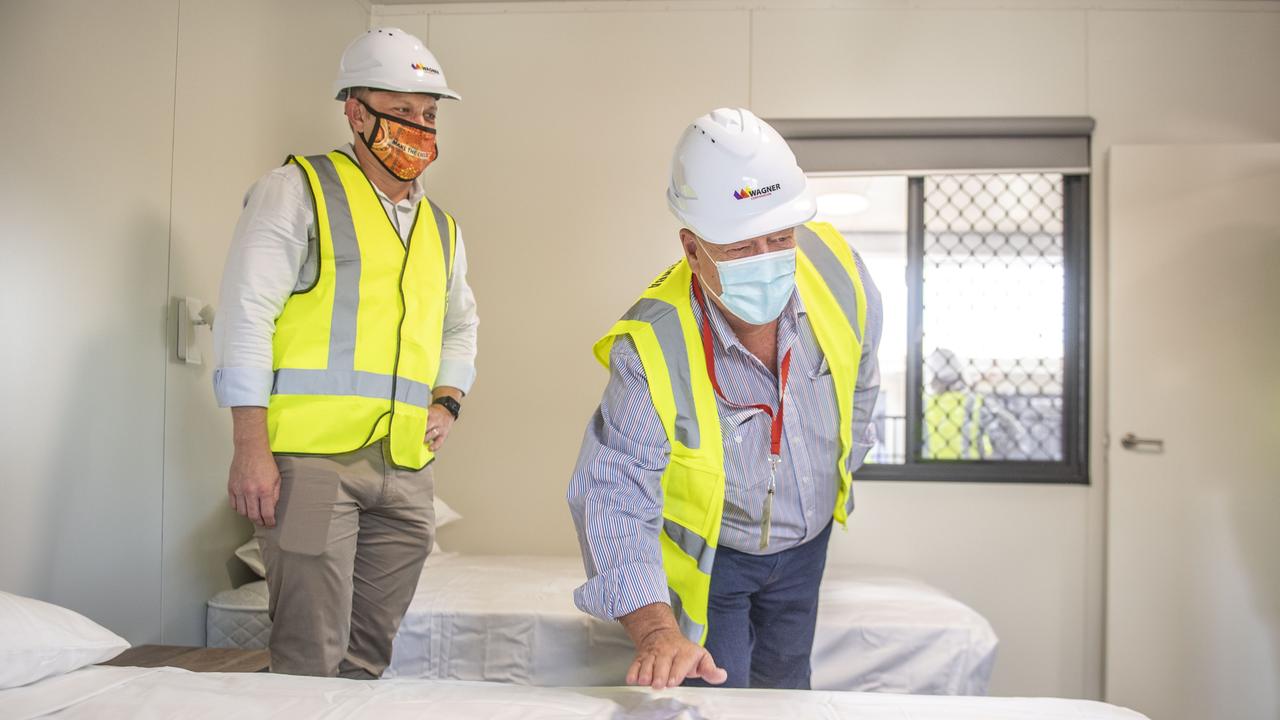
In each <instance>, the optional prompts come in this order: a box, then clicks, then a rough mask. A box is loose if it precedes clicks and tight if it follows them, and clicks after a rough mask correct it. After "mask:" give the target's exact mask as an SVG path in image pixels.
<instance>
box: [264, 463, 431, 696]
mask: <svg viewBox="0 0 1280 720" xmlns="http://www.w3.org/2000/svg"><path fill="white" fill-rule="evenodd" d="M275 457H276V464H277V465H278V466H279V468H280V503H279V505H277V507H276V526H275V527H274V528H262V527H260V528H258V530H257V537H258V543H259V545H261V547H262V559H263V561H264V563H265V564H266V568H267V587H268V590H269V591H270V598H271V599H270V604H269V607H268V610H269V613H270V615H271V640H270V643H269V646H270V650H271V671H272V672H277V673H288V674H291V675H322V676H328V677H333V676H336V675H341V676H343V677H350V678H361V679H371V678H377V677H380V676H381V675H382V671H383V670H385V669H386V667H387V664H388V663H390V662H391V641H392V639H393V638H394V637H395V635H396V631H397V630H398V629H399V627H400V621H401V620H402V619H403V618H404V613H405V610H407V609H408V607H409V601H410V600H412V599H413V593H414V589H415V588H416V587H417V584H418V576H419V574H421V572H422V563H423V562H424V561H425V560H426V559H427V554H428V553H429V552H430V550H431V545H432V540H433V538H434V535H435V524H436V522H435V509H434V508H433V507H432V491H433V483H432V475H431V468H430V466H428V467H427V468H424V469H422V470H418V471H412V470H400V469H397V468H396V467H395V466H394V465H392V464H391V462H390V459H389V457H388V448H387V442H386V440H383V441H381V442H378V443H375V444H374V445H370V446H369V447H367V448H364V449H362V450H358V451H356V452H353V453H348V454H345V455H331V456H316V457H308V456H298V455H276V456H275Z"/></svg>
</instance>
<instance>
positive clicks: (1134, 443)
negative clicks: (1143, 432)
mask: <svg viewBox="0 0 1280 720" xmlns="http://www.w3.org/2000/svg"><path fill="white" fill-rule="evenodd" d="M1120 447H1122V448H1124V449H1125V450H1137V449H1138V448H1150V449H1151V450H1154V451H1155V452H1164V440H1160V439H1158V438H1140V437H1138V436H1137V435H1134V434H1133V433H1125V434H1124V437H1122V438H1120Z"/></svg>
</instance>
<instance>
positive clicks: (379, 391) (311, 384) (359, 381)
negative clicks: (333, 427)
mask: <svg viewBox="0 0 1280 720" xmlns="http://www.w3.org/2000/svg"><path fill="white" fill-rule="evenodd" d="M392 380H395V382H394V385H395V389H396V400H398V401H400V402H402V403H404V404H406V405H413V406H415V407H420V408H429V407H431V387H430V386H429V385H427V384H426V383H420V382H417V381H414V380H409V379H407V378H398V379H396V378H392V376H390V375H380V374H378V373H371V372H363V371H361V370H302V369H297V368H280V369H279V370H277V371H276V377H275V382H274V384H272V386H271V394H272V395H349V396H354V397H365V398H376V399H379V400H386V399H387V398H389V397H391V387H392V385H393V383H392Z"/></svg>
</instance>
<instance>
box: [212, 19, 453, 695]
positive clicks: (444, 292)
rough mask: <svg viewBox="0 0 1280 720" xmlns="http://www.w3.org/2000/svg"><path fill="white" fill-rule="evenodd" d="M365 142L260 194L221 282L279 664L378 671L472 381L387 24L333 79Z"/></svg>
mask: <svg viewBox="0 0 1280 720" xmlns="http://www.w3.org/2000/svg"><path fill="white" fill-rule="evenodd" d="M333 90H334V93H335V95H336V98H337V99H338V100H340V101H342V103H343V112H344V114H345V116H346V119H347V122H348V124H349V126H350V128H351V132H352V142H351V143H349V144H347V145H344V146H342V147H340V148H338V149H336V150H333V151H332V152H329V153H326V154H322V155H309V156H301V155H295V156H291V157H290V158H289V159H288V161H287V162H286V163H285V164H284V166H283V167H280V168H277V169H275V170H272V171H271V172H269V173H267V174H266V175H265V176H263V177H262V178H261V179H260V180H258V182H257V183H255V184H254V186H253V187H252V188H251V189H250V190H249V193H248V195H247V196H246V198H245V206H244V211H243V213H242V214H241V216H240V222H239V223H238V224H237V226H236V230H235V236H234V238H233V241H232V244H231V250H230V253H229V255H228V257H227V265H226V269H225V271H224V275H223V280H222V291H221V297H220V300H219V311H218V322H217V324H216V325H215V326H214V341H215V349H216V351H217V356H218V367H217V370H216V371H215V373H214V391H215V394H216V395H217V398H218V403H219V405H221V406H223V407H230V408H231V409H232V410H231V413H232V418H233V422H234V427H235V455H234V457H233V459H232V462H231V471H230V477H229V479H228V481H227V494H228V497H229V500H230V503H231V505H232V507H234V508H235V509H236V511H237V512H239V513H240V514H242V515H244V516H246V517H248V518H249V519H250V520H252V521H253V522H254V524H255V525H256V526H257V529H256V534H257V537H258V542H259V544H260V546H261V548H262V556H263V559H264V561H265V564H266V568H267V585H268V588H269V591H270V605H269V609H270V614H271V620H272V628H271V640H270V651H271V669H272V671H273V672H282V673H291V674H299V675H326V676H333V675H342V676H344V677H352V678H365V679H368V678H377V677H379V676H381V674H382V671H383V670H384V669H385V668H386V666H387V663H388V662H390V659H391V640H392V638H393V637H394V636H395V633H396V630H397V628H398V627H399V625H400V620H401V619H402V618H403V616H404V613H405V610H406V609H407V608H408V606H409V601H410V600H411V599H412V597H413V591H414V588H415V587H416V586H417V582H418V575H419V574H420V572H421V570H422V564H423V561H424V560H425V559H426V557H427V553H428V552H429V551H430V548H431V545H432V540H433V537H434V533H435V514H434V511H433V508H432V495H433V479H432V474H431V468H430V463H431V461H432V460H433V459H434V457H435V453H436V452H438V451H439V450H440V449H441V447H442V446H443V445H444V442H445V440H446V439H447V438H448V436H449V430H450V428H451V427H452V426H453V422H454V420H456V419H457V417H458V413H459V410H460V406H461V400H462V397H463V394H464V393H466V392H467V391H468V390H469V389H470V387H471V384H472V382H473V381H474V379H475V354H476V326H477V324H478V321H477V319H476V307H475V300H474V298H473V296H472V293H471V289H470V288H469V287H468V286H467V281H466V271H467V259H466V257H467V256H466V252H465V250H464V248H463V244H462V231H461V230H460V229H459V228H458V225H457V223H456V222H455V221H454V219H453V217H452V216H451V215H449V213H447V212H445V211H444V210H442V209H441V208H440V207H439V206H438V205H436V204H435V203H433V202H431V200H429V199H428V198H427V196H426V194H425V192H424V189H423V183H422V177H421V175H422V172H423V171H424V170H426V168H427V166H428V165H430V164H431V162H432V161H433V160H435V159H436V157H437V156H438V155H439V149H438V147H437V144H436V128H435V126H436V108H437V101H438V100H439V99H440V98H450V99H454V100H457V99H459V96H458V94H457V93H456V92H454V91H453V90H451V89H449V86H448V85H447V84H446V82H445V77H444V72H443V70H441V68H440V64H439V63H438V62H436V59H435V57H434V56H433V55H432V54H431V52H430V51H428V50H427V48H426V47H424V46H423V44H422V41H420V40H419V39H418V38H416V37H414V36H412V35H410V34H408V33H406V32H404V31H402V30H398V29H396V28H379V29H375V30H370V31H369V32H367V33H365V34H363V35H361V36H360V37H358V38H356V39H355V40H354V41H353V42H352V43H351V44H350V45H348V46H347V49H346V51H345V52H344V53H343V55H342V60H341V65H340V68H339V72H338V78H337V80H336V81H335V82H334V86H333Z"/></svg>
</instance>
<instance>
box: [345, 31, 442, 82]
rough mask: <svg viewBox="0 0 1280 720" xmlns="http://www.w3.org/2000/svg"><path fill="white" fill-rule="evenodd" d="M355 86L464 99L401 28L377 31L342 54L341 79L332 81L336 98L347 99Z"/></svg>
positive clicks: (419, 43) (418, 42) (419, 44)
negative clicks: (451, 88) (446, 81)
mask: <svg viewBox="0 0 1280 720" xmlns="http://www.w3.org/2000/svg"><path fill="white" fill-rule="evenodd" d="M353 87H368V88H377V89H379V90H394V91H396V92H411V93H429V94H431V95H438V96H440V97H447V98H453V99H454V100H461V99H462V96H461V95H459V94H458V93H456V92H454V91H452V90H450V89H449V86H448V84H446V83H445V80H444V70H442V69H441V68H440V63H438V62H436V56H435V55H432V54H431V51H430V50H428V49H427V46H426V45H423V44H422V41H421V40H419V39H418V38H416V37H414V36H413V35H410V34H409V33H407V32H405V31H403V30H401V29H400V28H374V29H372V30H370V31H368V32H366V33H365V34H363V35H361V36H360V37H358V38H356V39H355V40H352V41H351V44H350V45H348V46H347V49H346V50H344V51H343V52H342V61H341V62H340V63H339V64H338V78H337V79H336V80H334V81H333V92H334V95H336V96H337V97H336V99H338V100H346V99H347V88H353Z"/></svg>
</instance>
